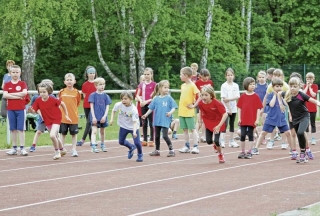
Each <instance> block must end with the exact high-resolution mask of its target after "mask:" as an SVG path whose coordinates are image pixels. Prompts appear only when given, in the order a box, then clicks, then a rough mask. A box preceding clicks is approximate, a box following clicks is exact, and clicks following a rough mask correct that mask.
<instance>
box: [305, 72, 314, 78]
mask: <svg viewBox="0 0 320 216" xmlns="http://www.w3.org/2000/svg"><path fill="white" fill-rule="evenodd" d="M306 78H311V79H314V78H315V75H314V73H312V72H308V73H307V74H306Z"/></svg>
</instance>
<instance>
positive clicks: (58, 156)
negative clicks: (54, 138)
mask: <svg viewBox="0 0 320 216" xmlns="http://www.w3.org/2000/svg"><path fill="white" fill-rule="evenodd" d="M59 158H61V154H60V150H58V151H55V153H54V156H53V160H58V159H59Z"/></svg>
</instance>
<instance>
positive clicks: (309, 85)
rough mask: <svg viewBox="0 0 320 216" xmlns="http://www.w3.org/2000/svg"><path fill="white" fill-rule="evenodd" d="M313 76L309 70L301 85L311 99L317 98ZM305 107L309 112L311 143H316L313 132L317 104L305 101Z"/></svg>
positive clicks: (314, 131)
mask: <svg viewBox="0 0 320 216" xmlns="http://www.w3.org/2000/svg"><path fill="white" fill-rule="evenodd" d="M314 80H315V76H314V73H312V72H309V73H307V74H306V84H305V85H304V87H303V92H304V93H306V94H307V95H309V96H310V97H311V98H313V99H315V100H316V99H317V93H318V85H316V84H314V83H313V82H314ZM306 105H307V109H308V111H309V114H310V125H311V145H315V144H316V139H315V136H314V135H315V133H316V130H317V127H316V114H317V111H318V109H317V106H316V105H315V104H313V103H310V102H308V101H307V102H306ZM306 132H307V133H308V132H309V127H307V130H306Z"/></svg>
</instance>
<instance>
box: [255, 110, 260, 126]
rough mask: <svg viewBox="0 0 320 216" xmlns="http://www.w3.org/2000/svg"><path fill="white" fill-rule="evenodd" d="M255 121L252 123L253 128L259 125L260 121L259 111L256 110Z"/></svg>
mask: <svg viewBox="0 0 320 216" xmlns="http://www.w3.org/2000/svg"><path fill="white" fill-rule="evenodd" d="M256 116H257V119H256V121H255V123H254V125H255V126H258V125H259V121H260V109H257V115H256Z"/></svg>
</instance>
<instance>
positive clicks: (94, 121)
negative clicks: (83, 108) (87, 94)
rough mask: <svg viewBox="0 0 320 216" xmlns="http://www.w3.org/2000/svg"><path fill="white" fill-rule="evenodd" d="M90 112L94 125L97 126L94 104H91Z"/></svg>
mask: <svg viewBox="0 0 320 216" xmlns="http://www.w3.org/2000/svg"><path fill="white" fill-rule="evenodd" d="M90 112H91V115H92V124H97V118H96V114H95V113H94V105H93V103H90Z"/></svg>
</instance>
